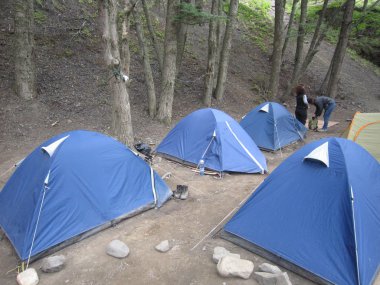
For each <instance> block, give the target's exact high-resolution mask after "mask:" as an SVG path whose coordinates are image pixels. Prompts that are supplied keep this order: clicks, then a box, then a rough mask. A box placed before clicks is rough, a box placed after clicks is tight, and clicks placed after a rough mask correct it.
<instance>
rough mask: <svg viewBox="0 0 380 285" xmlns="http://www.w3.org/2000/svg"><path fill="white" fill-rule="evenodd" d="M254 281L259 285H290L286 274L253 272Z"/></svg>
mask: <svg viewBox="0 0 380 285" xmlns="http://www.w3.org/2000/svg"><path fill="white" fill-rule="evenodd" d="M255 279H256V280H257V282H258V283H259V284H260V285H292V283H291V282H290V279H289V276H288V274H287V273H286V272H282V273H276V274H273V273H268V272H255Z"/></svg>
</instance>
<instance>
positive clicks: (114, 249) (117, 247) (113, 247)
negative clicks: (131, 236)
mask: <svg viewBox="0 0 380 285" xmlns="http://www.w3.org/2000/svg"><path fill="white" fill-rule="evenodd" d="M106 251H107V254H108V255H111V256H113V257H116V258H125V257H127V256H128V254H129V248H128V246H127V245H126V244H125V243H124V242H122V241H120V240H118V239H115V240H113V241H111V242H110V243H109V244H108V245H107V249H106Z"/></svg>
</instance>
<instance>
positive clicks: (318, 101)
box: [308, 96, 336, 132]
mask: <svg viewBox="0 0 380 285" xmlns="http://www.w3.org/2000/svg"><path fill="white" fill-rule="evenodd" d="M308 101H309V103H310V104H313V105H314V106H315V118H318V117H319V116H321V115H322V112H323V110H325V112H324V114H323V121H324V122H323V127H322V129H321V130H319V131H320V132H326V131H327V126H328V124H329V119H330V116H331V113H332V111H334V109H335V107H336V103H335V100H334V99H332V98H330V97H326V96H319V97H317V98H315V99H314V98H309V99H308Z"/></svg>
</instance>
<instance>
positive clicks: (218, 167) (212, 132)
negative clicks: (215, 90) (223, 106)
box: [156, 108, 267, 173]
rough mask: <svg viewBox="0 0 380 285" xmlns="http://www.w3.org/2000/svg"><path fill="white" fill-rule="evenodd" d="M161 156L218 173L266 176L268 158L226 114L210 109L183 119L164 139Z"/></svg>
mask: <svg viewBox="0 0 380 285" xmlns="http://www.w3.org/2000/svg"><path fill="white" fill-rule="evenodd" d="M156 152H157V153H160V154H163V155H164V156H168V157H169V158H172V159H175V160H179V161H181V162H186V163H190V164H193V165H198V164H199V162H200V160H204V162H205V164H204V165H205V167H206V168H208V169H211V170H215V171H218V172H244V173H264V172H266V171H267V165H266V160H265V157H264V155H263V154H262V153H261V151H260V150H259V149H258V148H257V146H256V145H255V143H254V142H253V140H252V139H251V138H250V137H249V135H248V134H247V133H246V132H245V131H244V130H243V129H242V128H241V127H240V125H239V124H238V123H237V122H236V121H235V120H234V119H233V118H231V117H230V116H228V115H227V114H226V113H224V112H222V111H219V110H215V109H211V108H207V109H201V110H197V111H195V112H193V113H191V114H189V115H187V116H186V117H185V118H183V119H182V120H181V121H180V122H179V123H178V124H177V125H176V126H175V127H174V128H173V129H172V130H171V131H170V132H169V133H168V135H167V136H166V137H165V138H164V139H163V140H162V142H161V143H160V144H159V146H158V147H157V149H156Z"/></svg>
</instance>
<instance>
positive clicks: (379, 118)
mask: <svg viewBox="0 0 380 285" xmlns="http://www.w3.org/2000/svg"><path fill="white" fill-rule="evenodd" d="M343 137H345V138H347V139H349V140H353V141H354V142H356V143H358V144H360V145H361V146H362V147H364V148H365V149H366V150H367V151H368V152H369V153H370V154H372V155H373V156H374V157H375V158H376V159H377V161H378V162H380V113H360V112H357V113H356V114H355V115H354V118H353V119H352V122H351V124H350V126H349V128H348V129H347V131H346V132H345V133H344V134H343Z"/></svg>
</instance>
